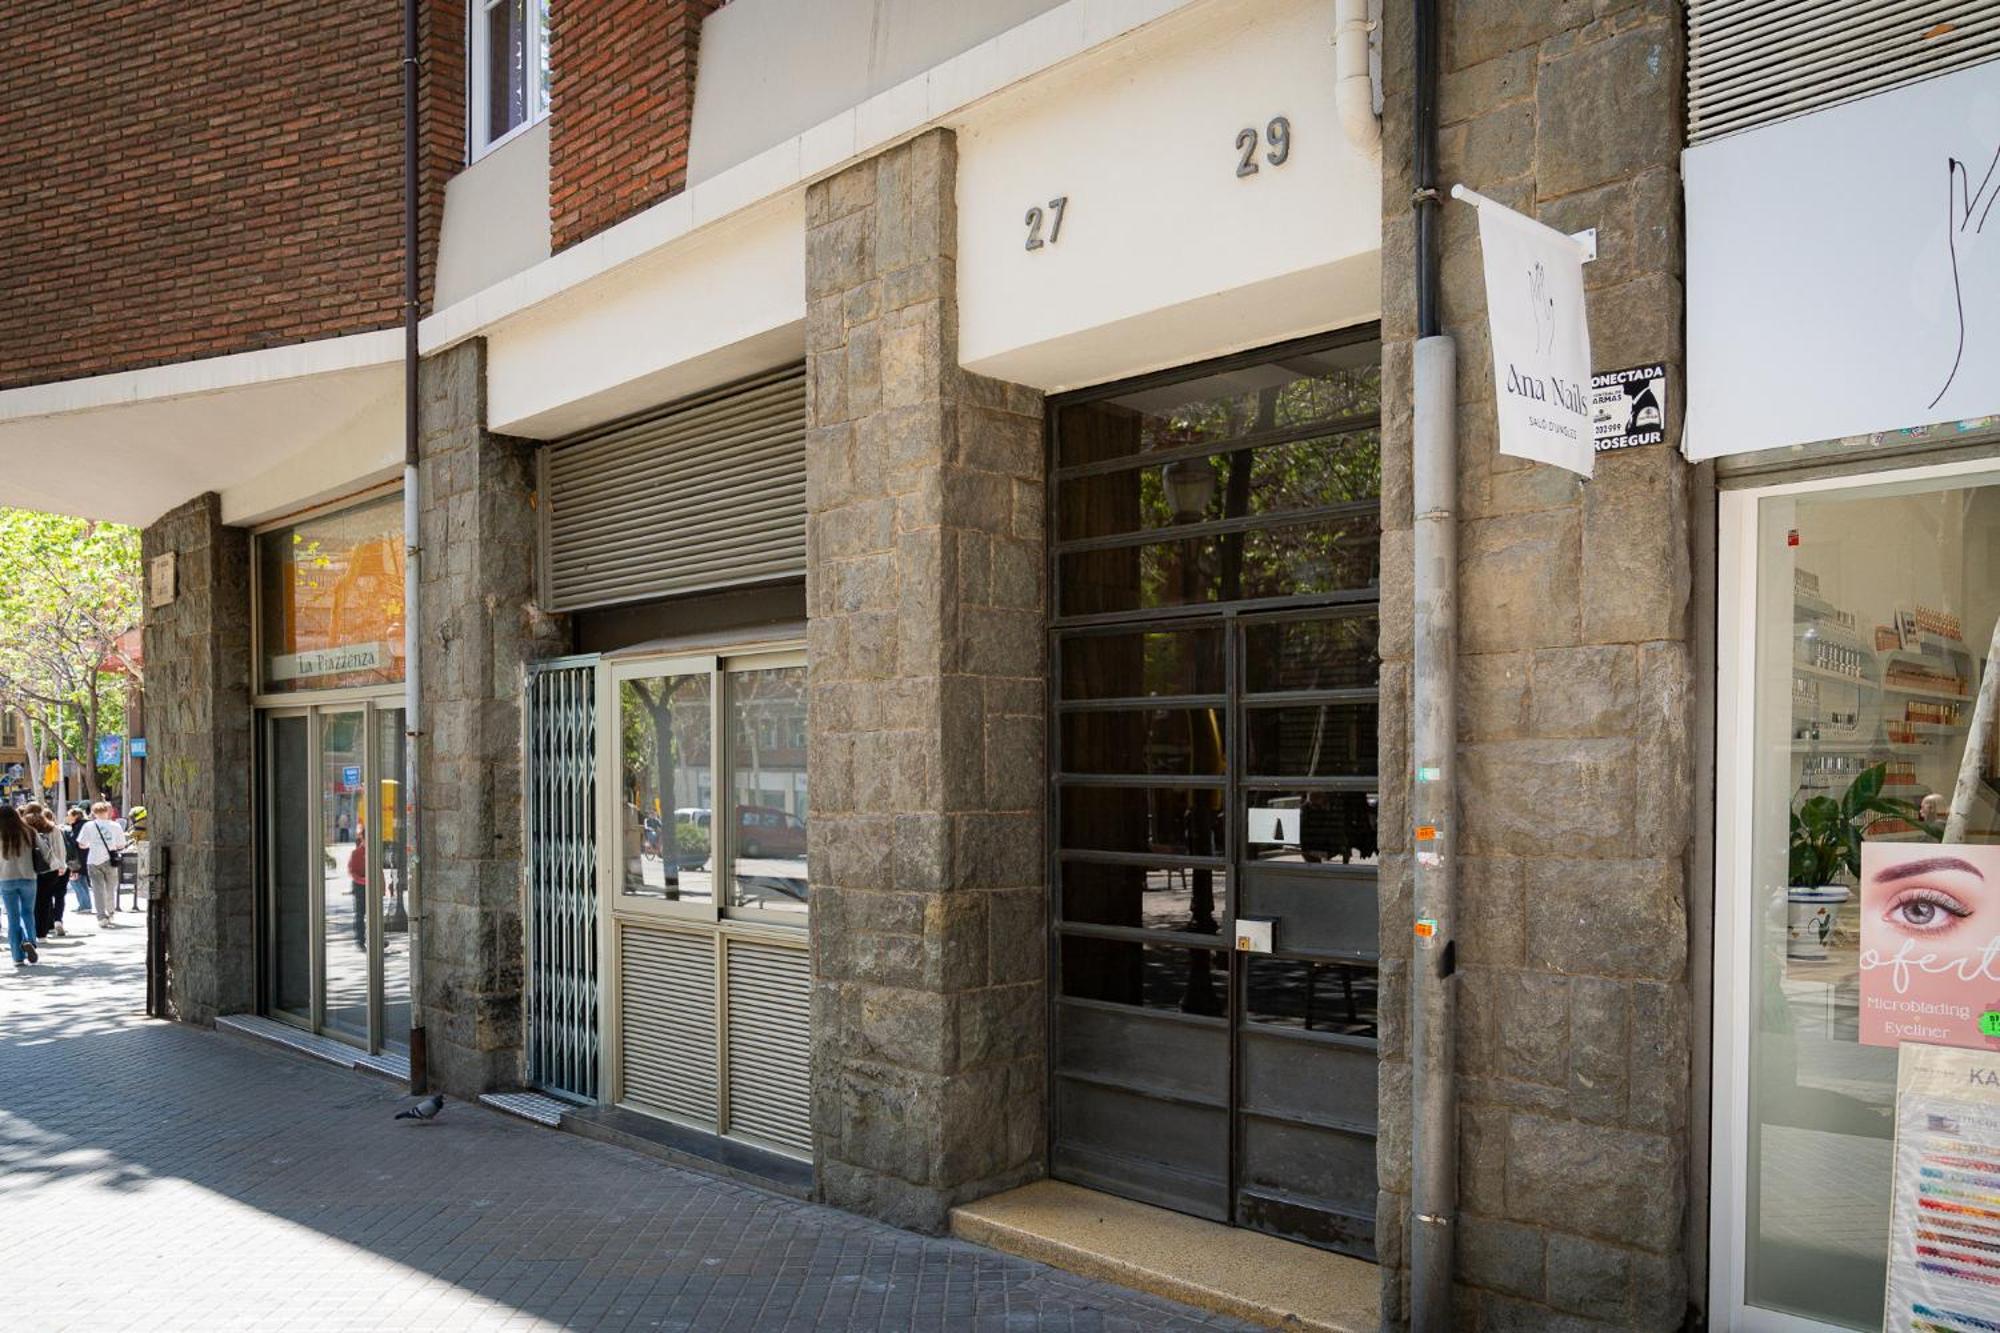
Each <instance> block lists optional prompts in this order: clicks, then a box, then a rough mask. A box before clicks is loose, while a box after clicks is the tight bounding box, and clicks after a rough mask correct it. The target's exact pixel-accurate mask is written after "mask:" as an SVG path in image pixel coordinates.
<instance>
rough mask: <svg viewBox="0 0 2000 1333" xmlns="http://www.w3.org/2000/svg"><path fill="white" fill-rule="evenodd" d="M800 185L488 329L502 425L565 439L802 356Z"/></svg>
mask: <svg viewBox="0 0 2000 1333" xmlns="http://www.w3.org/2000/svg"><path fill="white" fill-rule="evenodd" d="M805 292H806V275H805V195H804V192H803V191H799V190H794V191H792V192H790V193H788V194H784V195H780V196H779V197H777V198H775V199H771V200H768V201H766V202H765V203H762V204H759V205H757V206H755V207H753V208H750V209H747V210H745V211H744V212H742V213H739V214H737V215H735V216H733V217H730V218H728V219H725V220H724V221H722V222H718V223H716V224H715V225H714V226H712V227H708V228H704V229H702V230H701V231H698V232H696V233H694V234H692V235H690V236H687V237H686V238H685V239H683V240H682V241H681V242H680V243H679V244H677V245H674V246H672V247H671V248H669V249H667V250H664V251H661V252H656V253H654V254H651V255H648V256H645V257H643V258H640V259H637V260H634V261H633V262H631V263H629V264H627V265H625V266H623V267H621V268H620V269H618V270H617V272H616V273H614V274H608V275H606V276H605V277H604V278H602V279H599V280H598V281H596V282H593V283H591V284H589V285H588V286H586V287H583V288H580V289H578V290H575V291H572V292H570V293H568V294H566V295H563V296H559V297H556V298H554V299H552V300H549V301H546V302H543V303H542V304H540V305H537V306H535V307H534V308H533V309H531V310H529V311H527V312H525V313H524V314H522V315H520V316H518V317H516V318H514V319H511V320H508V321H507V322H506V323H504V324H501V325H500V326H498V327H497V328H494V329H492V330H491V331H490V332H489V334H488V341H487V362H486V412H487V421H488V423H489V425H490V426H491V428H492V429H494V430H496V431H501V432H504V433H507V434H511V435H524V436H528V437H530V438H533V439H554V438H557V437H558V436H562V435H567V434H569V433H570V432H572V431H576V430H581V429H583V428H584V427H586V426H594V425H598V424H600V423H602V422H605V421H610V420H613V419H615V418H617V417H621V416H624V415H625V414H627V413H629V412H635V411H637V410H639V409H640V408H644V407H653V406H657V405H658V404H660V403H665V402H671V401H672V400H673V399H675V398H679V397H683V396H685V395H687V394H690V393H694V392H697V391H699V390H702V389H707V388H712V387H714V386H715V385H718V384H723V383H727V382H728V381H729V380H732V379H736V378H739V377H740V376H743V375H747V374H750V373H751V372H753V371H757V370H766V369H770V368H771V367H774V366H778V365H783V364H784V363H785V362H787V361H794V360H797V359H799V358H800V357H802V356H804V355H805V308H806V307H805Z"/></svg>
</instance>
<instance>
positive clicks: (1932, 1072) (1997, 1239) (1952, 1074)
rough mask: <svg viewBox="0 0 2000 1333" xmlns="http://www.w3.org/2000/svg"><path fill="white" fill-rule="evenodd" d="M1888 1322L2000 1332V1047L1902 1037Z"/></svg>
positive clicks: (1914, 1329)
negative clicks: (1940, 1043) (1980, 1047)
mask: <svg viewBox="0 0 2000 1333" xmlns="http://www.w3.org/2000/svg"><path fill="white" fill-rule="evenodd" d="M1882 1327H1883V1328H1884V1329H1891V1330H1910V1331H1911V1333H2000V1054H1996V1053H1994V1052H1990V1051H1970V1050H1961V1049H1957V1048H1954V1047H1949V1046H1925V1045H1920V1044H1918V1043H1916V1042H1904V1043H1903V1045H1902V1047H1901V1052H1900V1055H1899V1058H1898V1061H1897V1070H1896V1174H1895V1204H1894V1208H1893V1210H1892V1213H1891V1217H1890V1224H1889V1287H1888V1295H1887V1298H1886V1301H1885V1308H1884V1310H1883V1317H1882Z"/></svg>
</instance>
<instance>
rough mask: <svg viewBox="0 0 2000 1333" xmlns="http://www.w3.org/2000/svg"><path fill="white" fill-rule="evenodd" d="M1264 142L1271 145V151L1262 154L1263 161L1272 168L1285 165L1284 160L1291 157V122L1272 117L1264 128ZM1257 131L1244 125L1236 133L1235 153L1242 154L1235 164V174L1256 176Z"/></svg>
mask: <svg viewBox="0 0 2000 1333" xmlns="http://www.w3.org/2000/svg"><path fill="white" fill-rule="evenodd" d="M1264 142H1267V143H1269V144H1270V145H1271V151H1270V152H1268V153H1266V154H1264V160H1265V161H1266V162H1269V163H1270V164H1271V165H1272V166H1274V167H1282V166H1284V165H1285V159H1286V158H1288V157H1290V156H1291V155H1292V122H1291V121H1289V120H1287V119H1285V118H1284V117H1283V116H1274V117H1272V118H1271V123H1270V124H1269V125H1266V126H1265V127H1264ZM1258 147H1259V143H1258V139H1257V131H1256V130H1254V129H1252V128H1250V127H1249V126H1248V125H1245V126H1244V127H1243V128H1242V129H1240V130H1238V131H1237V132H1236V151H1237V152H1239V153H1241V154H1243V156H1242V157H1241V158H1240V159H1238V161H1237V163H1236V174H1237V175H1239V176H1254V175H1256V174H1257V149H1258Z"/></svg>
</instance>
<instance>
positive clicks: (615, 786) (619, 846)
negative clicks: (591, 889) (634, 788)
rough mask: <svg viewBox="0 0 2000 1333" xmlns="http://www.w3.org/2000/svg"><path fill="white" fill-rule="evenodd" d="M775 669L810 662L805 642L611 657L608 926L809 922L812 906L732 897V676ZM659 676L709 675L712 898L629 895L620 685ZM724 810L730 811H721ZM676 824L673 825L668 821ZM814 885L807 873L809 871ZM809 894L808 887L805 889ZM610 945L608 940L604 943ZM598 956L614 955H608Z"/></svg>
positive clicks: (789, 926) (602, 764)
mask: <svg viewBox="0 0 2000 1333" xmlns="http://www.w3.org/2000/svg"><path fill="white" fill-rule="evenodd" d="M774 667H808V669H810V666H809V663H808V660H807V657H806V650H805V645H804V644H801V643H796V642H785V643H779V644H749V645H746V646H745V647H744V648H743V649H741V650H738V651H730V650H727V649H725V650H722V651H720V652H718V653H696V654H676V655H672V656H639V657H631V658H623V659H618V660H614V661H611V662H607V663H606V664H605V667H604V670H603V672H602V674H601V675H600V676H599V681H600V683H601V686H602V688H601V690H600V692H599V697H598V705H597V706H598V714H597V734H598V736H600V737H602V738H604V740H603V741H602V742H601V743H600V744H599V745H598V747H597V748H598V753H597V793H598V795H597V802H598V811H597V820H598V825H597V826H598V828H599V829H600V830H601V832H600V834H599V836H598V839H597V848H598V854H597V879H598V917H599V919H600V920H602V921H604V922H606V923H607V925H608V924H609V923H610V922H612V920H613V919H614V918H617V917H632V918H636V919H641V920H644V919H650V920H653V921H656V922H660V921H668V920H678V921H681V922H692V923H706V924H713V923H715V922H718V921H723V920H733V921H740V922H764V923H766V924H768V925H770V926H772V927H774V928H776V929H778V930H780V931H788V932H795V933H796V932H803V931H805V930H806V928H807V924H808V922H809V920H810V916H811V913H810V904H808V911H807V912H805V913H798V912H786V911H779V910H776V909H771V908H762V907H746V906H739V905H736V904H733V903H731V902H730V901H729V899H730V898H731V897H733V896H734V894H735V888H736V844H737V842H738V840H739V837H738V830H737V827H736V820H735V818H734V817H733V816H734V814H735V809H736V798H735V787H734V782H735V762H736V755H735V744H734V738H733V737H732V735H731V734H730V721H731V719H730V714H729V709H730V705H731V704H732V703H733V702H734V700H735V697H736V696H735V687H734V685H733V683H732V677H735V676H738V675H741V674H743V673H745V672H749V671H759V670H769V669H771V668H774ZM660 676H707V677H708V680H709V755H710V756H711V761H710V764H709V800H708V805H709V843H708V845H709V857H710V864H711V865H713V866H714V867H715V869H714V871H713V875H714V889H713V892H712V894H711V896H710V898H709V901H707V902H700V901H693V902H690V901H687V900H678V899H665V900H662V899H658V898H649V897H644V896H640V895H636V894H628V893H626V892H624V873H625V852H624V845H623V837H624V827H625V825H624V812H623V804H622V798H621V796H620V794H619V790H620V788H619V773H620V769H621V766H622V765H623V763H624V758H625V756H624V752H623V747H624V726H623V722H622V719H621V716H620V712H619V709H620V696H619V688H618V687H619V686H620V685H622V684H623V683H624V682H626V681H628V680H649V679H654V678H657V677H660ZM725 809H726V810H727V811H728V812H729V813H728V815H723V814H722V813H721V812H722V811H723V810H725ZM668 826H669V827H671V824H669V825H668ZM808 883H810V874H808ZM807 893H808V897H810V893H811V890H810V889H808V890H807ZM602 943H603V947H605V948H607V949H608V948H609V947H610V941H609V939H608V938H607V939H606V940H605V941H603V942H602ZM599 956H600V957H606V958H608V957H610V954H609V953H608V952H607V953H603V954H600V955H599Z"/></svg>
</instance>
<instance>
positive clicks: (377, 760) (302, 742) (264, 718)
mask: <svg viewBox="0 0 2000 1333" xmlns="http://www.w3.org/2000/svg"><path fill="white" fill-rule="evenodd" d="M401 719H402V710H401V709H400V708H397V707H391V706H389V705H388V703H387V702H386V701H384V702H382V703H380V704H378V703H375V702H370V701H368V700H365V699H362V700H356V701H353V702H347V703H341V704H325V705H319V706H301V707H297V708H284V709H268V710H265V711H264V712H263V713H262V714H261V716H260V722H259V729H260V739H261V763H260V782H261V790H260V794H259V805H258V809H259V818H260V820H261V823H262V829H261V830H260V833H261V837H260V844H261V847H262V870H263V887H262V890H261V892H262V894H263V930H264V958H265V967H264V977H265V981H264V986H265V992H264V1008H265V1010H266V1012H268V1013H269V1014H270V1015H271V1016H272V1017H274V1018H279V1019H282V1020H284V1021H286V1022H289V1023H294V1024H297V1025H298V1026H299V1027H302V1028H306V1029H308V1030H309V1031H312V1032H316V1033H321V1034H324V1035H326V1036H329V1037H333V1038H336V1039H338V1040H340V1041H344V1042H348V1043H350V1044H352V1045H355V1046H359V1047H362V1048H364V1049H366V1050H368V1051H369V1052H371V1053H374V1052H379V1051H382V1050H383V1049H385V1048H386V1047H390V1046H396V1045H400V1043H401V1042H403V1041H406V1040H407V1031H408V1019H407V1013H408V986H407V980H406V978H407V975H408V973H407V945H408V935H407V929H406V927H407V923H406V922H405V923H404V933H403V934H402V936H401V951H400V952H399V954H398V960H399V963H400V967H399V970H398V973H397V975H398V976H399V977H401V978H405V980H404V981H403V984H402V989H401V993H400V995H399V994H397V993H395V991H394V990H393V988H392V987H391V985H390V978H389V975H388V969H387V967H386V966H385V956H384V944H383V941H384V938H385V932H387V931H388V930H389V928H390V926H391V925H392V924H393V923H392V921H391V920H390V918H389V916H388V914H387V913H385V910H384V907H383V899H384V892H385V888H387V887H388V886H391V885H392V884H393V883H394V876H395V875H396V874H397V873H398V870H399V868H398V867H397V866H394V865H392V864H391V859H392V856H393V851H392V849H393V847H394V846H395V845H396V837H395V827H394V824H395V820H394V817H393V815H392V810H393V808H395V807H396V806H397V803H398V799H397V798H389V799H385V791H386V790H387V789H385V787H384V785H383V784H384V779H385V776H386V774H385V769H384V764H385V762H387V761H388V759H389V757H390V755H389V752H390V750H391V748H392V747H393V748H394V750H395V757H396V758H397V759H398V761H400V756H401V754H402V753H403V752H402V750H401V749H400V742H401V733H402V721H401ZM394 771H395V773H396V774H398V776H397V777H394V778H389V779H388V787H389V788H395V789H396V790H397V791H398V792H399V791H400V787H399V783H400V773H401V768H400V766H397V767H395V768H394ZM396 901H398V902H400V901H401V899H400V897H398V898H397V899H396ZM392 1006H394V1007H395V1012H396V1013H397V1014H399V1015H401V1016H402V1017H401V1026H400V1028H399V1027H397V1026H396V1025H395V1024H393V1023H390V1022H389V1021H388V1020H387V1017H386V1016H387V1014H388V1013H389V1011H390V1010H391V1008H392Z"/></svg>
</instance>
